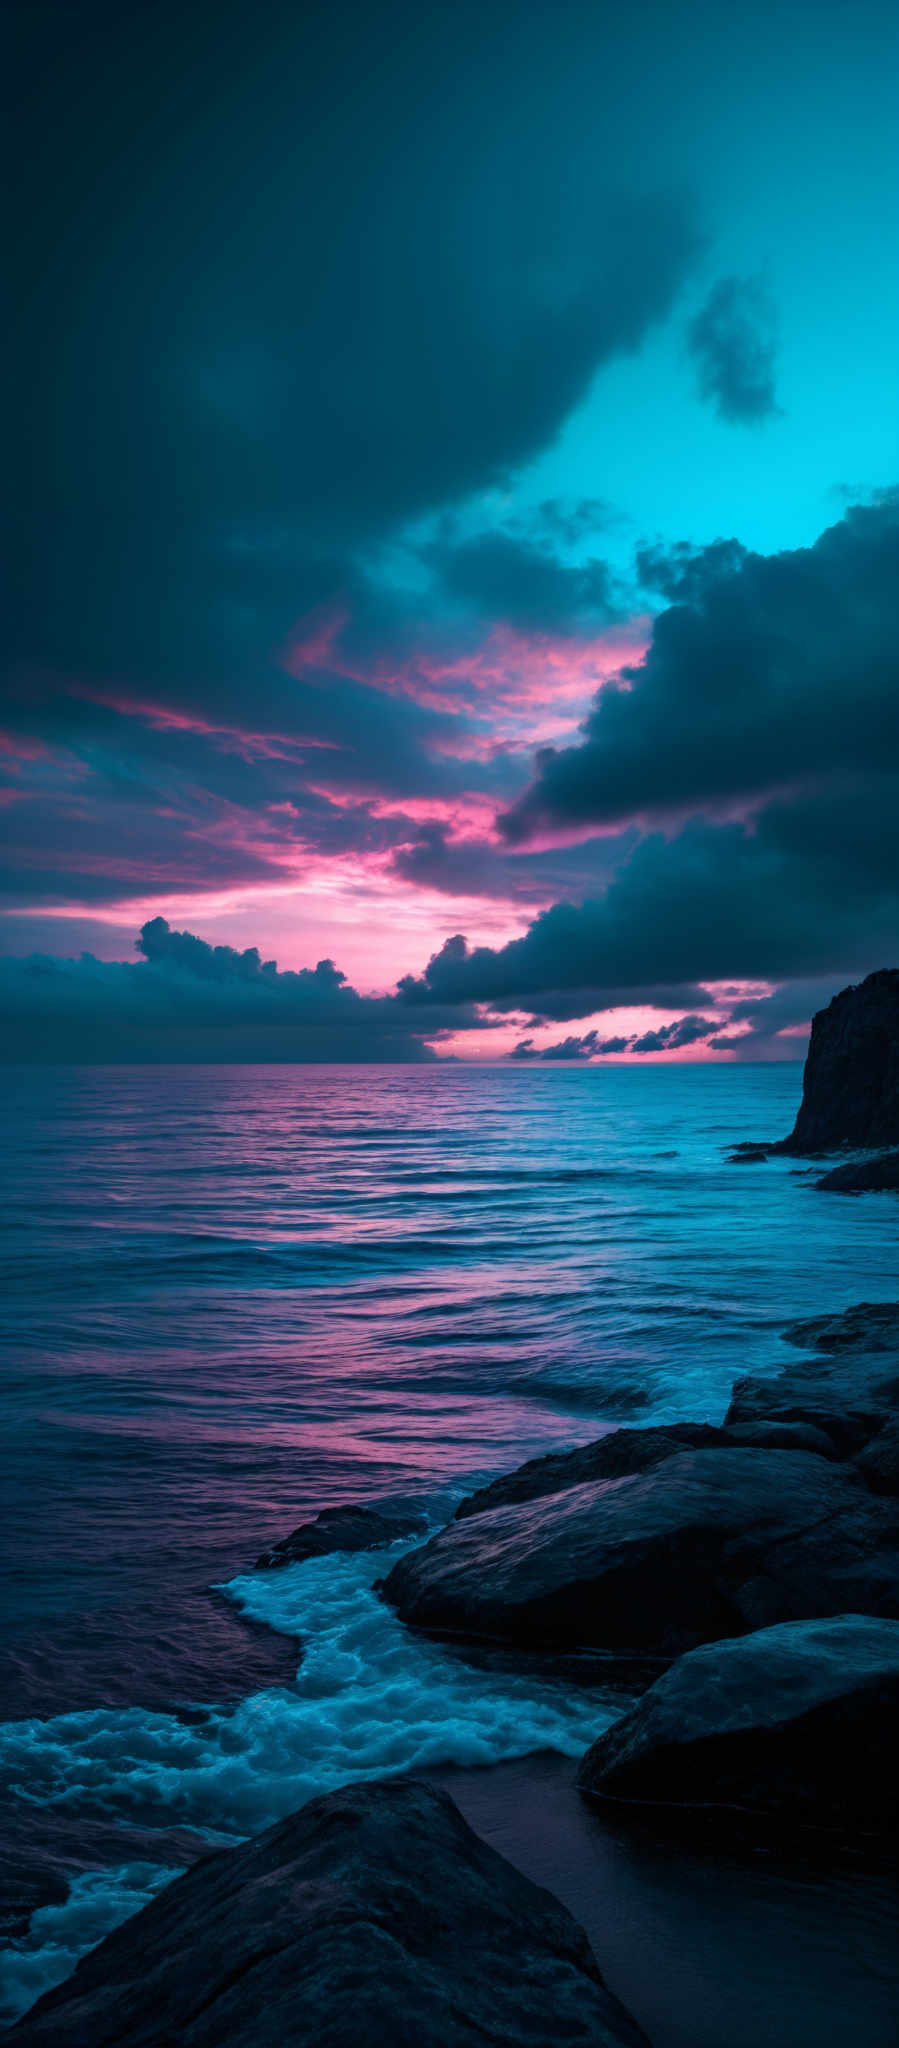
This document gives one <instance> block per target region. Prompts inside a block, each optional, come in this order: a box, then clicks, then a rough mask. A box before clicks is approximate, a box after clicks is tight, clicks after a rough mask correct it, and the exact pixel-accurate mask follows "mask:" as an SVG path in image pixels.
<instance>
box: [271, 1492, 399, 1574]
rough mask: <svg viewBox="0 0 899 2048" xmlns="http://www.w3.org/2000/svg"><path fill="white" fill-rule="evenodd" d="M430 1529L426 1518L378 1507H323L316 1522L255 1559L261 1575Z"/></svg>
mask: <svg viewBox="0 0 899 2048" xmlns="http://www.w3.org/2000/svg"><path fill="white" fill-rule="evenodd" d="M426 1528H427V1523H426V1522H425V1519H424V1516H423V1515H412V1514H382V1513H381V1512H380V1510H379V1509H377V1508H359V1507H352V1506H347V1507H339V1508H323V1509H322V1512H321V1514H320V1515H316V1517H315V1520H314V1522H303V1523H301V1525H300V1527H299V1529H294V1530H293V1532H292V1534H291V1535H290V1536H282V1538H281V1541H280V1543H273V1544H272V1545H271V1547H270V1549H268V1550H264V1551H263V1553H262V1556H261V1557H257V1559H256V1570H257V1571H258V1572H270V1571H275V1570H277V1569H278V1567H279V1566H280V1565H285V1564H302V1563H304V1561H305V1560H306V1558H309V1557H326V1556H327V1555H328V1554H329V1552H331V1551H334V1550H379V1549H380V1548H381V1546H382V1544H387V1543H396V1542H398V1541H399V1539H400V1537H402V1536H418V1535H420V1534H421V1533H422V1532H423V1530H424V1529H426Z"/></svg>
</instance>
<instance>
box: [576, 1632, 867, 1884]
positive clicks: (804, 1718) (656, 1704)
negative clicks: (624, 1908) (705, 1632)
mask: <svg viewBox="0 0 899 2048" xmlns="http://www.w3.org/2000/svg"><path fill="white" fill-rule="evenodd" d="M897 1709H899V1621H878V1620H873V1619H871V1617H870V1616H868V1615H863V1614H842V1615H839V1616H837V1617H835V1618H832V1619H828V1620H823V1621H822V1620H814V1621H798V1622H787V1623H784V1624H781V1625H780V1626H779V1627H776V1628H766V1629H761V1630H759V1631H758V1632H757V1633H755V1634H753V1635H748V1636H742V1637H740V1638H738V1639H737V1640H735V1641H729V1642H721V1643H714V1644H708V1645H706V1646H705V1647H704V1648H702V1649H699V1650H693V1651H692V1652H691V1653H690V1654H689V1655H688V1656H685V1657H680V1658H678V1661H677V1663H676V1664H672V1665H671V1667H670V1669H669V1670H668V1671H666V1672H665V1673H664V1674H663V1675H662V1677H661V1678H659V1679H658V1680H657V1681H656V1683H655V1685H653V1686H652V1687H651V1688H650V1690H649V1692H647V1693H645V1694H644V1696H643V1698H642V1700H640V1702H639V1704H638V1705H637V1706H636V1707H635V1708H634V1709H633V1711H632V1712H631V1713H629V1714H625V1715H624V1716H623V1717H622V1719H621V1720H620V1721H617V1722H616V1723H615V1724H614V1726H613V1727H612V1728H610V1729H609V1730H608V1731H607V1733H606V1734H604V1735H601V1736H600V1738H599V1740H598V1742H595V1743H594V1744H593V1746H592V1748H591V1749H589V1750H588V1751H587V1754H586V1756H585V1757H584V1760H583V1763H582V1764H581V1768H580V1773H579V1778H578V1782H579V1784H580V1786H581V1789H582V1790H583V1791H585V1792H587V1793H589V1794H592V1795H594V1796H602V1797H605V1798H614V1799H617V1800H627V1801H630V1802H639V1803H640V1804H641V1805H649V1806H653V1807H658V1808H661V1809H664V1812H665V1816H666V1819H668V1820H669V1821H670V1820H672V1819H678V1818H679V1819H680V1820H681V1821H682V1822H683V1823H684V1824H685V1825H686V1827H687V1828H688V1829H689V1830H690V1831H691V1832H694V1831H695V1828H696V1824H697V1821H698V1820H700V1819H702V1818H706V1819H708V1818H709V1817H714V1816H716V1815H717V1816H718V1817H719V1818H720V1817H722V1816H725V1817H726V1818H727V1822H728V1832H729V1833H730V1832H733V1833H736V1834H739V1832H740V1830H741V1829H742V1828H743V1827H744V1826H745V1824H746V1823H747V1822H751V1820H752V1819H753V1817H755V1818H757V1819H764V1820H767V1821H774V1822H776V1823H777V1824H778V1825H779V1826H780V1827H784V1826H786V1827H790V1828H796V1827H799V1828H801V1829H803V1830H809V1831H810V1832H811V1834H812V1836H813V1837H814V1838H816V1840H817V1843H818V1846H830V1847H833V1846H835V1845H836V1843H839V1842H842V1840H843V1839H844V1838H845V1837H846V1836H847V1835H848V1836H849V1837H857V1836H862V1837H864V1836H868V1837H881V1838H883V1837H884V1836H889V1835H890V1834H891V1832H892V1831H893V1830H894V1829H895V1826H896V1822H897V1819H899V1745H897V1743H896V1715H897ZM828 1835H831V1837H832V1840H831V1841H830V1843H828V1842H827V1836H828Z"/></svg>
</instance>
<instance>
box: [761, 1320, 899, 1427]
mask: <svg viewBox="0 0 899 2048" xmlns="http://www.w3.org/2000/svg"><path fill="white" fill-rule="evenodd" d="M785 1335H786V1337H787V1338H788V1340H789V1341H790V1343H792V1344H794V1345H796V1346H814V1347H817V1352H816V1355H815V1356H813V1357H809V1358H796V1359H790V1361H789V1363H788V1364H787V1365H785V1366H784V1367H783V1369H782V1370H781V1371H780V1372H779V1373H778V1374H777V1375H776V1376H775V1377H773V1378H771V1379H766V1378H763V1377H761V1376H755V1375H752V1376H749V1377H747V1378H745V1379H739V1380H737V1382H736V1384H735V1386H734V1389H733V1394H732V1396H731V1402H730V1407H729V1408H728V1411H727V1416H726V1424H727V1426H728V1427H732V1426H733V1425H735V1424H737V1425H739V1424H743V1423H747V1422H760V1421H771V1420H772V1419H776V1420H777V1421H779V1422H797V1423H805V1424H810V1425H811V1426H812V1427H813V1428H816V1429H822V1430H824V1431H826V1433H827V1435H828V1436H830V1437H832V1438H833V1441H834V1443H835V1444H836V1446H837V1448H838V1450H840V1451H841V1452H842V1454H843V1455H844V1456H846V1457H849V1456H852V1455H853V1453H855V1452H857V1451H859V1450H861V1448H862V1446H863V1445H864V1444H866V1443H867V1442H868V1441H869V1439H870V1438H871V1437H872V1436H874V1435H875V1434H876V1432H877V1431H878V1430H879V1429H881V1428H882V1427H883V1424H884V1423H885V1422H887V1421H889V1420H890V1419H891V1418H892V1417H893V1416H894V1415H895V1413H896V1407H897V1402H899V1303H896V1302H874V1303H870V1302H860V1303H859V1304H858V1305H857V1306H856V1307H854V1308H851V1309H847V1310H846V1311H845V1313H844V1314H843V1315H837V1316H816V1317H815V1318H813V1319H812V1320H810V1321H807V1322H802V1323H794V1324H793V1325H792V1326H791V1327H790V1329H788V1330H787V1331H786V1332H785Z"/></svg>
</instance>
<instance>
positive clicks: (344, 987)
mask: <svg viewBox="0 0 899 2048" xmlns="http://www.w3.org/2000/svg"><path fill="white" fill-rule="evenodd" d="M137 944H138V948H139V951H140V952H141V954H142V956H143V957H142V958H141V959H140V960H138V961H135V962H127V961H101V960H97V959H95V958H94V957H93V956H92V955H91V954H82V956H81V958H80V959H78V960H71V959H68V960H67V959H59V958H53V957H50V956H49V955H47V954H32V955H30V956H29V957H27V958H24V959H23V958H13V957H7V958H6V959H4V960H2V961H0V1057H2V1058H3V1059H6V1060H13V1061H29V1062H32V1061H45V1060H48V1061H86V1062H90V1063H100V1064H102V1063H105V1062H107V1061H117V1060H150V1061H159V1060H162V1061H165V1060H198V1061H216V1060H248V1061H253V1062H257V1061H258V1062H262V1061H293V1060H312V1061H394V1060H422V1059H430V1058H432V1057H433V1056H434V1055H433V1052H432V1049H431V1045H430V1042H429V1041H431V1040H434V1039H435V1038H436V1039H439V1037H440V1033H441V1031H442V1030H443V1029H444V1028H445V1027H446V1025H447V1024H448V1023H449V1021H450V1020H449V1019H447V1018H445V1017H442V1016H440V1017H436V1018H435V1019H434V1024H435V1028H434V1029H431V1028H430V1025H431V1020H430V1019H429V1020H428V1026H427V1028H426V1029H425V1028H423V1026H424V1021H425V1020H424V1019H423V1018H422V1017H420V1016H419V1017H418V1018H416V1017H415V1016H414V1015H412V1014H411V1013H410V1011H409V1009H408V1007H407V1006H406V1005H404V1004H402V1003H400V1002H398V1001H397V1000H396V998H395V997H380V998H378V997H370V996H360V995H358V994H357V993H356V990H355V989H353V988H350V987H349V985H348V983H347V981H346V977H345V976H344V975H343V974H342V973H341V972H340V970H339V968H337V967H335V966H334V963H333V961H331V960H320V961H319V963H318V965H317V967H314V968H301V969H300V970H299V972H297V973H293V972H291V971H289V970H287V971H279V970H278V968H277V967H276V965H275V963H274V961H273V960H268V961H264V960H262V959H260V956H259V953H258V951H257V949H256V947H255V946H253V947H248V948H247V949H246V951H244V952H242V953H239V952H237V951H236V950H235V949H234V948H233V947H232V946H210V945H207V944H206V942H205V940H203V939H199V938H195V937H194V936H193V934H192V933H190V932H177V931H172V930H171V928H170V926H169V925H168V924H167V923H166V921H165V919H164V918H161V917H158V918H154V919H152V921H151V922H150V923H148V924H145V925H144V926H143V929H142V931H141V934H140V938H139V939H138V942H137ZM451 1021H452V1028H453V1029H457V1028H458V1027H459V1024H460V1023H461V1025H462V1026H463V1028H464V1026H465V1024H466V1023H468V1022H474V1021H475V1020H474V1018H473V1017H472V1016H467V1015H466V1014H465V1013H462V1012H458V1011H455V1012H454V1013H453V1016H452V1020H451Z"/></svg>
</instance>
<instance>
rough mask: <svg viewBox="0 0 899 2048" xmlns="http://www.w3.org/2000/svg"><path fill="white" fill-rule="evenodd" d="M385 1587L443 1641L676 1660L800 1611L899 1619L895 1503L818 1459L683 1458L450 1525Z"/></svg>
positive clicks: (715, 1454)
mask: <svg viewBox="0 0 899 2048" xmlns="http://www.w3.org/2000/svg"><path fill="white" fill-rule="evenodd" d="M383 1591H384V1597H385V1598H386V1599H388V1600H389V1601H391V1602H392V1604H393V1605H394V1606H395V1607H396V1608H397V1610H398V1612H399V1613H400V1615H401V1616H402V1617H403V1619H404V1620H405V1621H407V1622H411V1623H413V1624H414V1625H416V1626H419V1627H423V1628H427V1629H431V1630H433V1631H435V1632H437V1633H441V1634H447V1633H458V1634H462V1635H469V1636H489V1637H494V1638H499V1639H501V1640H504V1641H511V1642H515V1643H518V1644H523V1645H526V1646H527V1647H528V1648H531V1649H536V1648H538V1647H544V1646H546V1647H548V1648H558V1647H563V1648H567V1649H572V1648H576V1647H579V1646H580V1647H585V1648H587V1647H592V1648H597V1649H602V1650H605V1651H607V1652H609V1653H616V1654H617V1653H624V1654H626V1655H633V1654H636V1653H640V1652H642V1653H648V1652H651V1653H652V1654H653V1655H655V1656H658V1657H666V1658H671V1657H675V1656H677V1655H679V1654H680V1653H681V1652H682V1651H683V1650H687V1649H692V1648H694V1647H695V1646H696V1645H697V1644H698V1643H701V1642H705V1641H708V1640H711V1639H714V1638H717V1637H719V1636H732V1635H740V1634H743V1633H744V1632H746V1631H748V1630H749V1629H754V1628H761V1627H765V1626H767V1625H768V1624H770V1623H773V1622H778V1621H788V1620H798V1619H800V1618H802V1617H804V1616H811V1615H824V1614H838V1613H842V1612H846V1611H848V1610H850V1609H852V1610H857V1611H859V1612H868V1613H874V1614H885V1615H891V1616H895V1615H899V1507H896V1506H894V1504H893V1502H891V1501H885V1500H875V1499H873V1497H872V1496H871V1495H870V1494H868V1493H866V1490H865V1488H864V1486H863V1485H862V1483H861V1481H860V1479H859V1477H858V1475H857V1474H856V1473H855V1472H854V1471H853V1470H852V1468H851V1467H847V1466H845V1465H834V1464H831V1463H829V1462H828V1461H827V1460H826V1459H824V1458H822V1457H819V1456H817V1455H813V1454H812V1453H810V1452H808V1451H776V1450H766V1451H759V1450H757V1449H749V1450H735V1449H730V1448H724V1449H720V1448H719V1449H713V1450H707V1451H702V1450H699V1451H680V1452H679V1453H678V1454H677V1455H676V1456H673V1457H668V1458H666V1459H665V1461H664V1463H662V1464H658V1465H656V1466H654V1467H653V1468H652V1469H651V1470H650V1471H645V1472H637V1473H633V1474H632V1475H631V1476H630V1477H627V1478H623V1479H613V1480H597V1481H592V1482H587V1483H584V1484H581V1485H579V1486H572V1487H568V1488H567V1489H566V1490H565V1492H563V1493H553V1494H550V1495H544V1496H541V1497H539V1498H532V1499H529V1500H525V1501H521V1502H516V1503H513V1504H510V1505H508V1506H504V1507H496V1508H493V1509H492V1510H483V1511H482V1512H481V1513H480V1514H477V1515H470V1516H468V1517H466V1518H465V1519H463V1520H461V1521H455V1522H451V1523H450V1524H449V1527H448V1528H446V1529H443V1530H441V1532H440V1534H439V1535H437V1536H434V1537H432V1538H431V1540H430V1542H428V1543H426V1544H424V1545H422V1546H421V1547H420V1548H419V1549H417V1550H414V1551H411V1552H409V1553H408V1554H407V1555H406V1556H405V1557H403V1558H401V1559H400V1560H399V1561H398V1563H397V1564H396V1565H394V1567H393V1570H392V1571H391V1572H390V1574H389V1576H388V1578H387V1579H386V1581H385V1582H384V1588H383Z"/></svg>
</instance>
